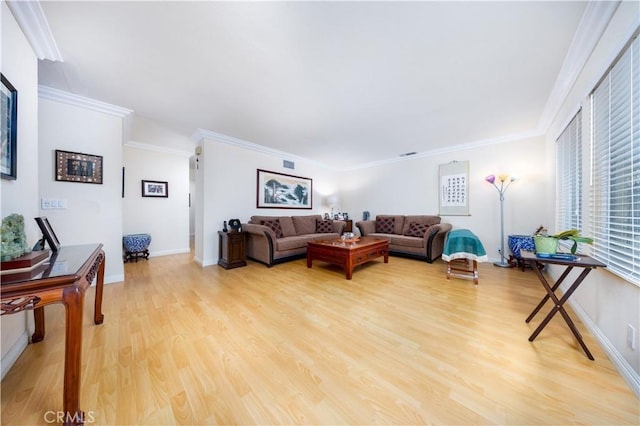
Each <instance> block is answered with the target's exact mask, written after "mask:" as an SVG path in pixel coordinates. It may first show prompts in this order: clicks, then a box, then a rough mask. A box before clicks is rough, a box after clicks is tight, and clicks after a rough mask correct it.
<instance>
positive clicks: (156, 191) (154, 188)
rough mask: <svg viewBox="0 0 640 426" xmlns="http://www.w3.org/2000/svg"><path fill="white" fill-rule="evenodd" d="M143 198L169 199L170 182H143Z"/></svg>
mask: <svg viewBox="0 0 640 426" xmlns="http://www.w3.org/2000/svg"><path fill="white" fill-rule="evenodd" d="M142 196H143V197H162V198H167V197H169V182H163V181H158V180H143V181H142Z"/></svg>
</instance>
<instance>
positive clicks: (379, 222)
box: [376, 217, 396, 234]
mask: <svg viewBox="0 0 640 426" xmlns="http://www.w3.org/2000/svg"><path fill="white" fill-rule="evenodd" d="M395 222H396V219H395V218H393V217H377V218H376V232H377V233H379V234H393V228H394V226H395Z"/></svg>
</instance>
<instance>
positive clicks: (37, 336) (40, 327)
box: [31, 306, 44, 343]
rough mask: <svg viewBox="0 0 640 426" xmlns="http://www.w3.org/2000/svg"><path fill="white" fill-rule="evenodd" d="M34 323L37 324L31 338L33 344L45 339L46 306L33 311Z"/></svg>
mask: <svg viewBox="0 0 640 426" xmlns="http://www.w3.org/2000/svg"><path fill="white" fill-rule="evenodd" d="M33 321H34V323H35V331H34V332H33V335H32V336H31V343H38V342H41V341H42V340H43V339H44V306H40V307H38V308H35V309H34V310H33Z"/></svg>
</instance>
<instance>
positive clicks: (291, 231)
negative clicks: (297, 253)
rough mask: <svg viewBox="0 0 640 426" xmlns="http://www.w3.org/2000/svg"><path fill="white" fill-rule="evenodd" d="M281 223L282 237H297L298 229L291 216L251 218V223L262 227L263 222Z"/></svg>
mask: <svg viewBox="0 0 640 426" xmlns="http://www.w3.org/2000/svg"><path fill="white" fill-rule="evenodd" d="M275 219H278V220H279V221H280V227H281V228H282V235H284V236H285V237H292V236H294V235H296V228H295V227H294V226H293V220H291V216H251V220H250V221H249V223H256V224H258V225H262V221H263V220H275Z"/></svg>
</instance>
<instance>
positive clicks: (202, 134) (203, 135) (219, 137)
mask: <svg viewBox="0 0 640 426" xmlns="http://www.w3.org/2000/svg"><path fill="white" fill-rule="evenodd" d="M540 136H544V132H541V131H539V130H537V129H534V130H529V131H525V132H519V133H512V134H509V135H505V136H500V137H496V138H490V139H481V140H477V141H473V142H468V143H463V144H458V145H451V146H447V147H444V148H437V149H432V150H429V151H423V152H418V153H416V154H414V155H411V156H408V157H394V158H389V159H386V160H380V161H372V162H369V163H363V164H359V165H357V166H353V167H342V168H336V167H329V166H327V165H325V164H322V163H319V162H317V161H314V160H310V159H308V158H304V157H299V156H296V155H292V154H289V153H287V152H284V151H278V150H275V149H271V148H267V147H265V146H262V145H258V144H255V143H252V142H247V141H244V140H242V139H237V138H234V137H232V136H227V135H223V134H221V133H216V132H212V131H209V130H204V129H198V130H196V132H195V133H194V134H193V136H192V137H191V139H192V140H193V141H194V142H196V143H200V141H202V140H203V139H211V140H215V141H217V142H222V143H226V144H229V145H234V146H239V147H242V148H246V149H250V150H252V151H257V152H260V153H263V154H267V155H271V156H274V157H278V158H290V159H297V160H302V161H307V162H309V163H314V164H317V165H320V166H322V167H325V168H328V169H331V170H335V171H343V172H344V171H352V170H360V169H368V168H371V167H378V166H384V165H386V164H393V163H398V162H401V161H410V160H414V159H416V158H425V157H433V156H436V155H442V154H448V153H451V152H458V151H464V150H468V149H474V148H481V147H483V146H489V145H497V144H501V143H509V142H516V141H519V140H522V139H529V138H535V137H540Z"/></svg>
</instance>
